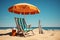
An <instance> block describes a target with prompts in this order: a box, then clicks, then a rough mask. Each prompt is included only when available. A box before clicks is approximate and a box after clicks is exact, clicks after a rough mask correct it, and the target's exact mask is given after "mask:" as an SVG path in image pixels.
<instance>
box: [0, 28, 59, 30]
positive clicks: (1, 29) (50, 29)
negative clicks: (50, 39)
mask: <svg viewBox="0 0 60 40" xmlns="http://www.w3.org/2000/svg"><path fill="white" fill-rule="evenodd" d="M13 28H14V27H0V30H3V29H13ZM15 28H16V27H15ZM31 28H32V29H36V28H38V27H31ZM42 29H44V30H60V27H42Z"/></svg>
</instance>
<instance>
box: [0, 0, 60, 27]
mask: <svg viewBox="0 0 60 40" xmlns="http://www.w3.org/2000/svg"><path fill="white" fill-rule="evenodd" d="M17 3H30V4H32V5H35V6H37V7H38V8H39V9H40V11H41V12H40V14H35V15H26V17H25V19H26V22H27V24H31V26H37V27H38V21H39V20H41V26H42V27H60V0H0V27H16V24H15V20H14V17H18V18H20V17H24V16H23V15H18V14H13V13H10V12H8V8H9V7H10V6H12V5H14V4H17Z"/></svg>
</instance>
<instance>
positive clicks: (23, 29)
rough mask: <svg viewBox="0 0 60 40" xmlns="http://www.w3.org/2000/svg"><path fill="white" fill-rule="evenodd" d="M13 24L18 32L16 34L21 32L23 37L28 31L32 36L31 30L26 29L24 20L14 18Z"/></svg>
mask: <svg viewBox="0 0 60 40" xmlns="http://www.w3.org/2000/svg"><path fill="white" fill-rule="evenodd" d="M15 22H16V26H17V29H18V31H17V32H18V33H20V32H21V33H22V34H23V35H24V36H25V34H28V31H32V33H33V35H34V32H33V29H32V28H28V27H27V24H26V22H25V19H24V18H16V17H15Z"/></svg>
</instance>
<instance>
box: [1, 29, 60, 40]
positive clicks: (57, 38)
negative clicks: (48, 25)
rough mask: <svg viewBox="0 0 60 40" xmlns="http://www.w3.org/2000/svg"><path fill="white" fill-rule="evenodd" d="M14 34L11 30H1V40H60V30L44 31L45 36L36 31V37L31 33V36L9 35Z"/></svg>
mask: <svg viewBox="0 0 60 40" xmlns="http://www.w3.org/2000/svg"><path fill="white" fill-rule="evenodd" d="M10 32H12V30H11V29H7V30H0V40H60V30H43V34H39V30H38V28H37V29H34V30H33V32H34V35H32V32H29V33H30V34H29V35H31V36H26V37H23V36H22V37H21V36H10V35H9V34H7V33H10Z"/></svg>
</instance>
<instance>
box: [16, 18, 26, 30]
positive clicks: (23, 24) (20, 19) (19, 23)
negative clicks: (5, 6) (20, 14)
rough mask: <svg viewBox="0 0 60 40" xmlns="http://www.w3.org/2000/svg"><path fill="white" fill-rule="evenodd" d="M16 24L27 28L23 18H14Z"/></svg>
mask: <svg viewBox="0 0 60 40" xmlns="http://www.w3.org/2000/svg"><path fill="white" fill-rule="evenodd" d="M15 21H16V24H17V25H19V26H18V28H21V29H23V30H24V29H27V24H26V21H25V19H24V18H15Z"/></svg>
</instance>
